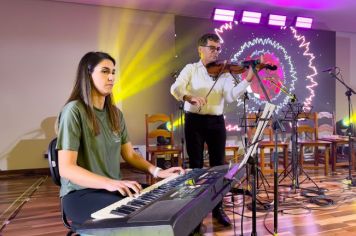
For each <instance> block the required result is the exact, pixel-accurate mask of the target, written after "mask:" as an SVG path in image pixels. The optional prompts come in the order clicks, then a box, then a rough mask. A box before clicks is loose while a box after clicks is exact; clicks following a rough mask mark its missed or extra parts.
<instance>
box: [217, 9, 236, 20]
mask: <svg viewBox="0 0 356 236" xmlns="http://www.w3.org/2000/svg"><path fill="white" fill-rule="evenodd" d="M234 16H235V11H232V10H224V9H219V8H216V9H215V10H214V17H213V19H214V20H216V21H227V22H231V21H233V20H234Z"/></svg>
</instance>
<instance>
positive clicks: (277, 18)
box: [268, 14, 287, 26]
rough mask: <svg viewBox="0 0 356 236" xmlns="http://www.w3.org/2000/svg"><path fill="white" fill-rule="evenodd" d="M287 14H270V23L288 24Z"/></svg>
mask: <svg viewBox="0 0 356 236" xmlns="http://www.w3.org/2000/svg"><path fill="white" fill-rule="evenodd" d="M286 19H287V17H286V16H280V15H273V14H270V15H269V17H268V24H269V25H277V26H285V25H286Z"/></svg>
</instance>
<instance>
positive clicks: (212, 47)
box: [200, 46, 221, 52]
mask: <svg viewBox="0 0 356 236" xmlns="http://www.w3.org/2000/svg"><path fill="white" fill-rule="evenodd" d="M200 47H205V48H209V49H210V51H211V52H214V51H217V52H220V51H221V47H215V46H200Z"/></svg>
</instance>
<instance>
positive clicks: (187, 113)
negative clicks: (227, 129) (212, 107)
mask: <svg viewBox="0 0 356 236" xmlns="http://www.w3.org/2000/svg"><path fill="white" fill-rule="evenodd" d="M184 113H185V115H189V116H206V117H219V116H223V115H211V114H198V113H194V112H190V111H184Z"/></svg>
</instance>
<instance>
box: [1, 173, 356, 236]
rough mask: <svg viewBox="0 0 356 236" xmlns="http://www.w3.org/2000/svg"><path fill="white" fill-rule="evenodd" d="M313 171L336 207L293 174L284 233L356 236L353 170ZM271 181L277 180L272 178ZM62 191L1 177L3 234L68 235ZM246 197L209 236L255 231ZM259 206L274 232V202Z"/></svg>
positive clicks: (43, 179) (283, 199) (39, 181)
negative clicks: (231, 223)
mask: <svg viewBox="0 0 356 236" xmlns="http://www.w3.org/2000/svg"><path fill="white" fill-rule="evenodd" d="M308 173H309V174H310V176H312V179H313V181H315V183H316V184H317V185H318V186H319V187H321V188H324V189H325V190H326V192H325V197H326V198H327V199H332V200H333V201H334V205H328V204H326V203H327V201H326V200H324V199H321V200H319V203H320V204H321V205H326V206H318V205H316V204H313V203H310V199H311V198H310V197H311V196H312V195H313V192H307V195H308V197H303V196H301V190H300V189H298V190H297V191H292V190H291V189H290V187H288V185H290V184H291V181H290V179H289V177H287V178H286V179H285V181H284V182H283V183H284V184H286V185H287V187H284V186H281V187H279V192H280V201H279V202H280V203H279V210H280V213H279V214H278V235H285V236H286V235H324V236H331V235H342V236H351V235H356V188H354V187H352V188H350V187H348V186H347V185H346V184H344V183H343V179H344V178H345V177H346V176H347V171H346V170H344V171H342V170H341V172H340V173H337V174H334V175H330V176H328V177H325V176H322V175H318V173H317V172H312V171H311V172H308ZM320 174H321V172H320ZM124 176H125V177H130V178H131V179H136V180H138V181H143V180H144V179H145V178H144V175H142V174H140V173H137V172H132V171H130V170H125V171H124ZM267 179H268V181H269V183H270V184H272V182H273V181H272V178H271V177H267ZM303 179H304V175H302V176H300V177H299V178H298V180H300V181H302V180H303ZM300 187H302V188H308V187H313V183H312V182H311V181H310V180H306V181H305V182H304V183H302V184H300ZM266 190H267V193H268V195H269V198H268V197H267V196H266V195H267V194H266V192H265V191H264V189H263V187H260V191H259V195H258V202H262V203H271V202H272V201H273V188H272V187H270V188H267V189H266ZM58 191H59V189H58V187H57V186H55V185H54V184H53V183H52V180H51V178H50V177H47V176H41V175H31V176H22V175H11V176H7V175H0V196H1V197H0V199H1V200H0V213H1V216H0V222H1V226H2V229H1V230H0V235H4V236H7V235H9V236H11V235H16V236H17V235H65V234H66V233H67V232H68V230H67V229H66V228H65V227H64V226H63V224H62V222H61V218H60V211H59V199H58ZM232 199H233V200H234V201H233V202H232ZM242 200H243V197H242V196H241V195H238V196H234V197H232V196H227V197H225V200H224V203H225V206H226V208H225V209H226V211H227V212H228V214H229V216H230V218H231V219H233V218H234V219H235V229H234V227H229V228H224V227H221V226H219V225H218V224H216V222H215V221H214V220H212V218H211V214H209V215H208V216H207V217H206V218H205V219H204V221H203V226H202V231H203V235H221V236H227V235H229V236H230V235H235V234H234V230H235V231H236V235H241V230H243V235H251V228H252V226H251V225H252V224H251V223H252V221H251V212H250V211H249V210H248V208H249V207H248V206H247V205H249V204H248V203H249V202H250V198H249V197H248V196H246V199H245V203H246V204H245V206H246V207H245V208H244V209H245V211H244V216H245V217H243V224H242V225H243V228H241V214H242V205H243V204H242ZM233 205H234V209H233V207H232V206H233ZM258 208H259V212H258V213H257V216H258V217H257V234H258V235H271V233H270V232H273V227H274V226H273V208H272V207H271V204H264V205H263V206H262V205H260V204H258ZM233 212H235V214H233ZM7 220H8V221H7Z"/></svg>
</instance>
